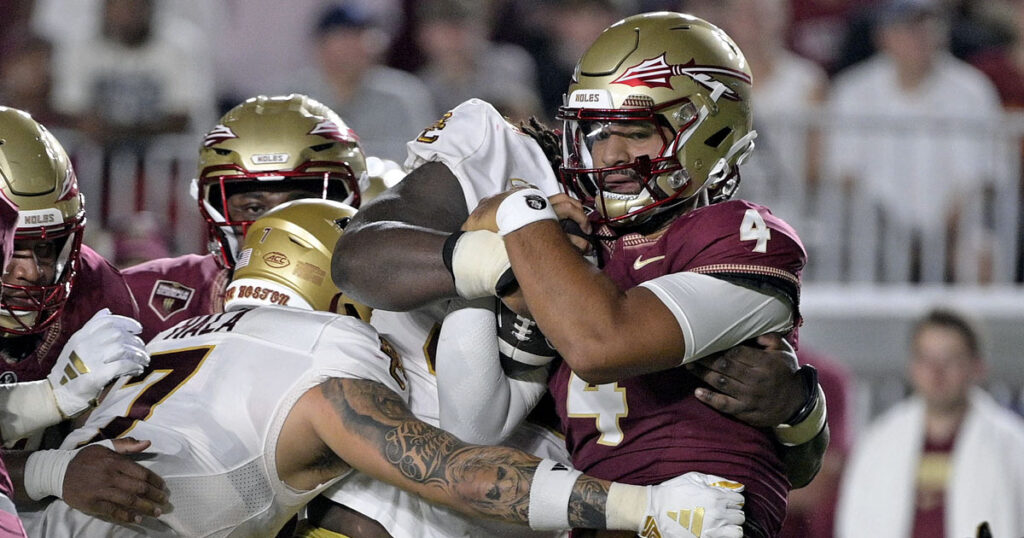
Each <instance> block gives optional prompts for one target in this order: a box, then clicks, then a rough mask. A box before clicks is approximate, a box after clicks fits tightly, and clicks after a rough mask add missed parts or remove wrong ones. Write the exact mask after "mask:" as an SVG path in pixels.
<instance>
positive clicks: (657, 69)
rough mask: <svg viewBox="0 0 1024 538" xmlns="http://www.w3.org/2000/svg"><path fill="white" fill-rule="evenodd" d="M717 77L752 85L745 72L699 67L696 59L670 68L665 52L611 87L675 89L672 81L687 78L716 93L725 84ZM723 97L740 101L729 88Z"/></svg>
mask: <svg viewBox="0 0 1024 538" xmlns="http://www.w3.org/2000/svg"><path fill="white" fill-rule="evenodd" d="M713 75H723V76H727V77H733V78H737V79H739V80H741V81H742V82H744V83H746V84H750V75H748V74H746V73H744V72H743V71H737V70H735V69H728V68H725V67H715V66H712V65H697V64H696V63H695V62H694V61H693V60H692V59H691V60H690V61H689V62H686V63H685V64H669V63H668V62H667V61H665V53H664V52H663V53H661V56H658V57H657V58H650V59H647V60H644V61H642V62H640V63H639V64H637V65H634V66H632V67H630V68H627V69H626V71H625V72H624V73H622V74H621V75H619V77H618V78H616V79H615V80H613V81H612V82H611V83H612V84H625V85H626V86H647V87H648V88H668V89H672V77H677V76H687V77H690V78H692V79H693V80H694V81H695V82H697V83H698V84H700V85H701V86H704V87H705V88H707V89H709V90H712V91H713V90H714V89H715V87H716V86H719V85H722V83H721V82H718V81H717V80H715V79H714V76H713ZM722 97H725V98H726V99H730V100H733V101H738V100H739V96H738V95H736V92H734V91H733V90H732V89H731V88H729V87H728V86H725V91H724V93H723V94H722Z"/></svg>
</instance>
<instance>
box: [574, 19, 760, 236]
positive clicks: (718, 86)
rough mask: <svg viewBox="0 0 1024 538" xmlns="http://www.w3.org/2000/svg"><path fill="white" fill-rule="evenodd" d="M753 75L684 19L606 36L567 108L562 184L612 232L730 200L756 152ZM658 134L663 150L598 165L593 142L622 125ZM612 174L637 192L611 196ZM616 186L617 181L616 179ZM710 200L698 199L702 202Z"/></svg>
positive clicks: (630, 24) (578, 74) (581, 67)
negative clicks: (673, 211)
mask: <svg viewBox="0 0 1024 538" xmlns="http://www.w3.org/2000/svg"><path fill="white" fill-rule="evenodd" d="M750 89H751V76H750V68H749V66H748V65H747V61H746V59H745V58H744V57H743V53H742V52H741V51H740V49H739V47H737V46H736V44H735V43H733V41H732V39H730V38H729V36H727V35H726V34H725V32H723V31H722V30H720V29H718V28H717V27H715V26H713V25H712V24H710V23H708V22H706V21H704V20H702V19H699V18H697V17H694V16H691V15H686V14H683V13H673V12H658V13H645V14H641V15H635V16H632V17H628V18H626V19H623V20H621V21H619V22H617V23H615V24H613V25H612V26H610V27H608V28H607V29H606V30H605V31H604V33H602V34H601V35H600V36H599V37H598V38H597V40H596V41H595V42H594V43H593V44H592V45H591V46H590V48H589V49H588V50H587V52H586V53H584V55H583V57H582V58H581V59H580V61H579V63H578V64H577V65H576V70H575V72H574V74H573V79H572V82H571V84H570V85H569V89H568V93H567V95H568V97H567V101H566V103H565V105H564V106H562V107H561V108H560V109H559V114H558V117H559V119H561V120H563V121H564V126H563V127H564V128H563V133H562V136H563V140H562V142H563V153H564V154H563V165H562V174H561V175H562V181H563V183H564V184H565V186H566V188H567V189H568V190H569V191H570V192H572V193H574V194H575V195H577V196H578V197H579V198H580V199H581V200H583V201H584V203H588V204H589V205H591V206H592V207H595V208H596V209H597V210H598V211H599V212H600V214H601V215H602V217H603V220H604V221H605V222H608V223H609V224H613V225H615V224H620V225H631V224H638V223H641V222H644V221H646V220H647V219H649V218H650V217H651V216H653V215H655V214H657V213H659V212H662V211H665V210H666V209H669V208H673V207H677V206H678V205H679V204H682V203H683V202H684V201H686V200H694V201H701V202H702V203H714V202H717V201H721V200H725V199H728V198H729V197H730V196H732V194H733V192H734V191H735V188H736V185H737V183H738V180H739V177H738V175H737V165H738V164H740V163H741V162H742V161H743V160H744V158H745V157H746V155H747V154H748V153H749V152H750V150H751V149H752V148H753V139H754V137H755V136H756V134H755V133H754V131H753V130H751V110H750ZM640 124H645V125H652V124H653V125H654V126H655V127H656V131H657V132H658V133H659V134H660V136H661V142H662V145H661V151H660V152H659V153H658V154H656V155H648V156H641V157H637V158H635V159H634V160H633V161H632V162H622V161H620V162H614V163H607V162H606V163H603V165H602V164H597V163H595V162H594V158H593V156H592V149H593V147H594V144H595V142H597V141H599V140H603V139H604V138H607V137H608V136H609V130H610V129H612V128H616V126H622V125H640ZM611 175H616V176H619V177H622V176H624V175H625V176H629V177H631V178H633V180H635V181H639V182H640V187H642V188H641V189H640V192H639V193H637V194H623V193H621V192H612V191H611V190H609V189H606V187H605V181H606V178H608V177H609V176H611ZM613 181H614V180H613ZM704 193H706V194H707V198H706V199H695V198H694V197H695V196H696V195H698V194H704Z"/></svg>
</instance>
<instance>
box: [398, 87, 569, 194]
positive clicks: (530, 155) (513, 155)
mask: <svg viewBox="0 0 1024 538" xmlns="http://www.w3.org/2000/svg"><path fill="white" fill-rule="evenodd" d="M407 148H408V151H409V157H408V159H407V160H406V162H405V167H406V169H408V170H412V169H414V168H416V167H418V166H420V165H422V164H424V163H426V162H431V161H438V162H442V163H444V164H445V165H447V166H448V169H449V170H451V171H452V173H453V174H455V177H456V178H458V180H459V183H460V184H462V188H463V191H464V193H465V195H466V201H467V204H468V207H470V208H474V207H476V205H477V203H478V202H479V200H481V199H483V198H485V197H487V196H492V195H494V194H497V193H499V192H502V191H504V190H506V189H508V188H509V187H512V186H516V185H518V184H532V185H535V186H537V187H538V188H540V189H541V190H543V191H544V192H546V193H548V194H555V193H558V192H559V185H558V181H557V179H556V178H555V173H554V169H553V168H552V167H551V165H550V163H549V162H548V159H547V157H546V156H545V155H544V151H543V150H542V149H541V147H540V145H539V144H537V142H536V141H535V140H534V139H533V138H532V137H530V136H529V135H527V134H526V133H524V132H522V131H521V130H520V129H519V128H517V127H516V126H514V125H512V124H511V123H509V122H508V121H506V120H505V118H504V117H502V116H501V114H499V113H498V111H497V110H495V108H494V107H493V106H491V105H490V104H488V103H486V102H484V101H481V100H479V99H470V100H469V101H466V102H464V103H462V104H460V105H459V106H457V107H455V108H454V109H452V110H451V111H450V112H448V113H446V114H445V115H444V116H442V117H441V119H440V120H438V121H437V122H436V123H434V124H433V125H432V126H430V127H428V128H427V129H425V130H424V131H423V132H422V133H420V136H419V137H417V138H416V140H414V141H412V142H409V144H408V146H407Z"/></svg>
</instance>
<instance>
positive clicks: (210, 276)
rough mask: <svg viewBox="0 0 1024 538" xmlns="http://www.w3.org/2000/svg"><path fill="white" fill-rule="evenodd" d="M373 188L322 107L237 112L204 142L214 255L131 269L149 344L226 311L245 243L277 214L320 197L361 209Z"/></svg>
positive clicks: (299, 104) (202, 169)
mask: <svg viewBox="0 0 1024 538" xmlns="http://www.w3.org/2000/svg"><path fill="white" fill-rule="evenodd" d="M370 186H371V180H370V177H369V175H368V174H367V172H366V159H365V157H364V156H363V152H362V149H360V147H359V140H358V138H357V137H356V135H355V133H354V132H353V131H352V130H351V129H350V128H349V127H348V126H347V125H346V124H345V122H344V121H342V119H341V118H340V117H338V115H337V114H335V113H334V112H333V111H332V110H331V109H329V108H328V107H326V106H324V105H323V104H321V103H319V102H318V101H316V100H314V99H311V98H309V97H306V96H304V95H299V94H292V95H287V96H273V97H267V96H262V95H261V96H257V97H253V98H251V99H248V100H246V101H245V102H243V103H241V104H239V105H237V106H235V107H234V108H232V109H231V110H229V111H228V112H227V113H226V114H224V116H222V117H221V118H220V121H219V122H218V123H217V125H216V126H215V127H214V128H213V129H211V130H210V132H209V133H207V134H206V136H205V137H204V138H203V141H202V144H201V145H200V147H199V175H198V177H197V178H196V179H195V180H194V182H193V185H192V187H193V189H192V190H193V194H194V195H195V196H196V198H197V200H198V202H199V212H200V213H201V214H202V216H203V219H204V220H205V221H206V225H207V230H208V234H209V238H210V252H209V253H208V254H206V255H199V254H186V255H184V256H178V257H175V258H163V259H158V260H152V261H149V262H145V263H142V264H139V265H136V266H134V267H129V268H127V269H125V270H124V271H123V274H124V277H125V279H126V280H127V282H128V285H129V286H130V287H131V290H132V294H133V295H134V297H135V300H136V301H137V302H138V304H139V320H140V321H141V322H142V326H143V332H142V338H143V340H145V341H149V339H150V338H152V337H153V336H154V335H156V334H157V333H158V332H160V331H162V330H163V329H166V328H167V327H170V326H172V325H175V324H177V323H178V322H179V321H181V320H184V319H188V318H191V317H193V316H197V315H202V314H212V313H216V312H221V311H222V310H223V302H224V289H225V286H226V285H227V281H228V279H229V278H230V272H231V269H232V268H233V267H234V266H235V262H236V261H237V256H238V245H239V243H240V242H241V239H242V237H243V235H244V234H245V231H246V229H247V228H248V227H249V224H251V223H252V221H253V220H255V219H257V218H258V217H259V216H260V215H262V214H263V213H265V212H266V211H267V210H269V209H271V208H273V207H274V206H276V205H278V204H281V203H282V202H285V201H288V200H292V199H296V198H310V197H312V198H325V199H329V200H336V201H339V202H344V203H347V204H349V205H351V206H353V207H358V206H359V203H360V201H361V197H362V193H363V191H365V190H368V189H369V188H370Z"/></svg>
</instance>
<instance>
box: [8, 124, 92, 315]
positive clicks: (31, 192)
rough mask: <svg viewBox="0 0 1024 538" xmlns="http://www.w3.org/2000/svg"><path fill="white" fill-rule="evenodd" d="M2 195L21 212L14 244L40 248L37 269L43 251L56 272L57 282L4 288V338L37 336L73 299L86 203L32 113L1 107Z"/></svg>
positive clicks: (64, 156) (66, 163) (69, 169)
mask: <svg viewBox="0 0 1024 538" xmlns="http://www.w3.org/2000/svg"><path fill="white" fill-rule="evenodd" d="M0 194H2V195H3V196H4V197H6V198H7V200H9V201H10V202H12V203H13V204H14V205H15V206H17V207H18V224H17V230H16V231H15V234H14V240H15V241H16V242H24V241H34V242H38V243H37V244H36V245H35V248H34V249H32V251H33V252H32V256H33V257H34V258H35V262H36V263H37V266H38V263H39V259H38V257H37V254H40V253H39V252H37V251H39V250H40V249H43V250H46V251H47V253H46V254H45V255H46V257H48V258H51V257H52V258H53V271H54V272H53V274H54V276H53V279H52V282H37V283H32V284H28V283H20V284H19V283H14V282H12V283H10V284H8V283H7V282H4V284H3V296H2V299H0V332H2V333H5V334H8V335H22V334H32V333H38V332H41V331H43V330H44V329H45V328H46V327H47V326H49V325H50V324H51V323H53V322H54V320H56V319H57V317H58V316H59V315H60V313H61V311H62V310H63V309H64V305H65V303H66V302H67V300H68V296H69V295H70V294H71V287H72V285H73V284H74V281H75V275H76V273H77V271H78V267H79V263H80V262H79V254H80V252H81V247H82V230H83V229H84V227H85V202H84V199H83V197H82V195H81V194H80V193H79V192H78V180H77V178H76V177H75V171H74V169H73V168H72V167H71V161H70V160H69V159H68V155H67V153H66V152H65V151H64V148H63V147H62V146H61V145H60V142H58V141H57V139H56V138H55V137H54V136H53V135H52V134H51V133H50V131H48V130H47V129H46V128H45V127H43V126H42V125H40V124H39V123H38V122H36V121H35V120H33V119H32V116H30V115H29V114H28V113H26V112H23V111H21V110H16V109H13V108H8V107H0ZM16 245H17V243H16ZM39 257H41V255H40V256H39ZM8 269H9V267H5V268H4V272H5V273H6V272H7V270H8ZM9 280H13V279H9Z"/></svg>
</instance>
